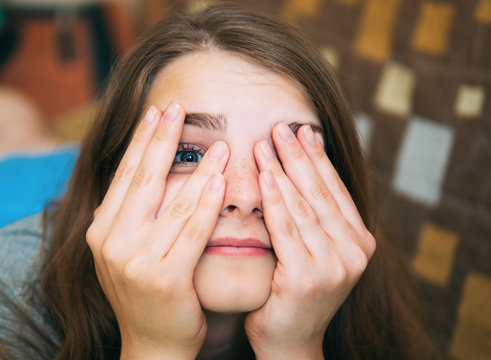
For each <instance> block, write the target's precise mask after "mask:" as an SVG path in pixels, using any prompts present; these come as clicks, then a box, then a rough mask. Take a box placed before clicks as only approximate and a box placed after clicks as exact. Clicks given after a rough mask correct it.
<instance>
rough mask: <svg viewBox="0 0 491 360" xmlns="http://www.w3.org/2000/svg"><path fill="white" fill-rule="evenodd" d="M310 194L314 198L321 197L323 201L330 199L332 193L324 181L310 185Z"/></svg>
mask: <svg viewBox="0 0 491 360" xmlns="http://www.w3.org/2000/svg"><path fill="white" fill-rule="evenodd" d="M311 194H312V196H313V197H314V198H316V199H321V200H324V201H330V200H332V198H333V197H332V193H331V191H330V190H329V188H328V187H327V185H326V184H324V182H319V183H318V184H316V185H315V186H313V187H312V193H311Z"/></svg>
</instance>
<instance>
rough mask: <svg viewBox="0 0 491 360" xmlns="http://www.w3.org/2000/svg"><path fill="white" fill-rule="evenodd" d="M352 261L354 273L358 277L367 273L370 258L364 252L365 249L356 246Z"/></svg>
mask: <svg viewBox="0 0 491 360" xmlns="http://www.w3.org/2000/svg"><path fill="white" fill-rule="evenodd" d="M351 259H352V260H351V261H352V267H353V273H354V274H356V275H360V274H362V273H363V271H365V269H366V267H367V265H368V257H367V254H365V252H364V251H363V249H362V248H361V247H359V246H356V247H355V248H354V249H353V251H352V254H351Z"/></svg>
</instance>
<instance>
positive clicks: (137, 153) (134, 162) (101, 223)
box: [94, 105, 162, 245]
mask: <svg viewBox="0 0 491 360" xmlns="http://www.w3.org/2000/svg"><path fill="white" fill-rule="evenodd" d="M161 116H162V113H161V112H160V111H159V110H158V109H157V108H156V107H155V106H153V105H152V106H151V107H150V108H149V109H148V110H147V112H146V114H145V116H144V118H143V120H142V121H141V122H140V123H139V124H138V126H137V128H136V130H135V133H134V134H133V137H132V139H131V141H130V143H129V145H128V148H127V149H126V151H125V153H124V155H123V158H122V159H121V162H120V163H119V165H118V168H117V169H116V172H115V173H114V177H113V179H112V181H111V184H110V186H109V189H108V190H107V193H106V195H105V196H104V200H103V201H102V203H101V205H100V206H99V207H98V208H97V214H95V213H94V219H95V221H96V222H97V224H94V225H95V226H96V227H97V228H98V230H100V232H101V233H103V232H104V231H103V229H102V228H104V227H108V226H110V225H111V223H112V219H113V218H114V215H115V214H116V213H117V212H118V210H119V209H120V207H121V204H122V202H123V200H124V196H125V194H126V192H127V191H128V187H129V184H130V182H131V179H132V178H133V175H134V173H135V170H136V168H137V167H138V164H139V163H140V161H141V158H142V156H143V154H144V152H145V149H146V148H147V146H148V143H149V142H150V139H151V138H152V136H153V133H154V132H155V128H156V127H157V124H158V120H159V118H160V117H161ZM94 245H95V244H94Z"/></svg>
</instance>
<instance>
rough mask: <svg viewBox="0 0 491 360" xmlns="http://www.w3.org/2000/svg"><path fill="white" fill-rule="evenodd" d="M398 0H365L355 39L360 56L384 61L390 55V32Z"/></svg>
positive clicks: (380, 61)
mask: <svg viewBox="0 0 491 360" xmlns="http://www.w3.org/2000/svg"><path fill="white" fill-rule="evenodd" d="M400 3H401V1H400V0H367V2H366V4H365V7H364V9H363V13H362V15H361V20H360V27H359V29H358V34H357V36H356V40H355V51H356V53H357V54H358V55H360V56H361V57H364V58H367V59H369V60H372V61H374V62H377V63H384V62H385V61H387V60H388V59H390V57H391V53H392V35H393V34H392V33H393V28H394V23H395V20H396V16H397V11H398V10H399V5H400Z"/></svg>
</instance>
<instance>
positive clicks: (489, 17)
mask: <svg viewBox="0 0 491 360" xmlns="http://www.w3.org/2000/svg"><path fill="white" fill-rule="evenodd" d="M475 17H476V20H477V21H479V22H482V23H486V24H491V0H481V1H479V3H478V4H477V6H476V12H475Z"/></svg>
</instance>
